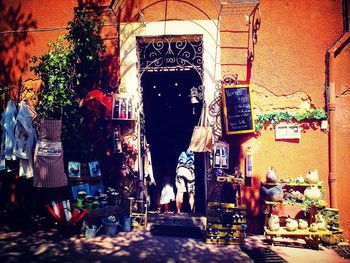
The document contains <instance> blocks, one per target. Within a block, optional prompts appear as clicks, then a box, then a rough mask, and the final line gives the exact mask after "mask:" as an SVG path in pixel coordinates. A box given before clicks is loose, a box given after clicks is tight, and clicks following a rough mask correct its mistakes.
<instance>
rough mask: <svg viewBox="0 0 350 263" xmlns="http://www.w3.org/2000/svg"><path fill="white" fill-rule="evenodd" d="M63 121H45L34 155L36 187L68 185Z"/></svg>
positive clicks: (34, 182)
mask: <svg viewBox="0 0 350 263" xmlns="http://www.w3.org/2000/svg"><path fill="white" fill-rule="evenodd" d="M61 129H62V121H61V120H43V121H41V123H40V129H39V139H38V142H37V144H36V147H35V153H34V172H35V173H34V178H33V186H35V187H47V188H52V187H61V186H66V185H67V184H68V180H67V176H66V174H65V172H64V164H63V149H62V142H61Z"/></svg>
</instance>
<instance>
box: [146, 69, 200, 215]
mask: <svg viewBox="0 0 350 263" xmlns="http://www.w3.org/2000/svg"><path fill="white" fill-rule="evenodd" d="M200 85H202V82H201V78H200V77H199V75H198V72H197V71H196V70H194V69H189V70H184V71H158V72H144V74H143V75H142V78H141V86H142V87H143V103H144V113H145V121H146V138H147V141H148V143H149V144H150V149H151V154H152V164H153V171H154V177H155V180H156V183H157V186H156V187H155V189H154V191H151V193H150V195H151V210H153V209H154V210H155V209H157V208H159V207H160V205H159V198H160V193H161V191H162V188H163V186H164V185H165V184H170V185H172V186H173V188H174V191H175V193H176V188H175V174H176V165H177V160H178V157H179V155H180V153H181V152H182V151H185V150H186V149H187V148H188V146H189V143H190V140H191V135H192V131H193V127H194V126H195V125H196V124H197V122H198V119H199V115H200V110H201V107H202V105H201V103H197V104H191V100H190V89H191V88H192V87H193V86H194V87H198V86H200ZM203 166H204V165H203V156H202V154H195V172H196V197H195V209H196V212H203V211H204V210H203V207H204V196H205V195H204V179H203V174H204V171H203V169H204V167H203ZM187 198H188V197H187V195H186V194H185V196H184V203H183V209H182V210H183V211H184V212H186V211H189V205H188V199H187ZM170 210H173V211H175V202H172V203H171V204H170Z"/></svg>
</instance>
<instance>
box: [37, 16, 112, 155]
mask: <svg viewBox="0 0 350 263" xmlns="http://www.w3.org/2000/svg"><path fill="white" fill-rule="evenodd" d="M101 25H102V24H101V23H100V21H99V18H98V16H97V14H96V13H94V12H93V11H91V12H87V11H86V10H84V9H83V10H75V15H74V18H73V19H72V21H71V22H69V24H68V27H69V28H68V33H67V34H66V35H65V36H63V37H61V38H59V39H58V40H57V41H56V42H54V43H49V50H48V52H46V53H45V54H44V55H42V56H41V57H40V58H37V57H33V58H32V62H33V63H34V66H32V67H31V70H32V71H34V73H35V74H36V75H37V76H39V77H40V79H41V80H42V81H43V89H42V91H41V93H40V98H39V103H38V105H37V107H36V110H37V112H38V114H39V117H40V118H43V119H60V118H62V122H63V127H62V142H63V147H64V149H65V158H66V159H68V160H72V159H76V160H82V161H89V160H92V159H97V156H96V154H97V153H96V147H97V146H96V144H97V143H95V144H94V143H93V142H92V141H91V138H90V137H91V136H90V137H89V135H90V134H89V132H90V131H89V129H87V128H86V127H87V126H88V125H89V122H90V121H91V116H89V115H90V113H89V112H88V111H86V110H85V109H83V108H79V104H78V103H79V100H80V99H81V98H84V97H85V95H86V93H87V92H88V91H89V90H91V89H93V88H95V87H96V84H98V82H99V78H100V77H101V75H102V73H101V63H102V60H103V58H104V54H105V46H104V44H103V40H102V38H101V37H100V35H99V31H100V29H101ZM62 113H63V114H62ZM92 129H93V130H99V129H100V127H96V129H94V128H92Z"/></svg>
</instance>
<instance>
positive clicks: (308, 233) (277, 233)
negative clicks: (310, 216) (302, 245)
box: [265, 227, 333, 237]
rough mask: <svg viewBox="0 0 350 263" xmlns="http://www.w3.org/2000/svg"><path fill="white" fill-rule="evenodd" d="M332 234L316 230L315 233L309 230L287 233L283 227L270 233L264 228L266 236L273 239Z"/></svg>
mask: <svg viewBox="0 0 350 263" xmlns="http://www.w3.org/2000/svg"><path fill="white" fill-rule="evenodd" d="M332 234H333V233H332V231H329V230H318V231H316V232H312V231H309V229H297V230H295V231H288V230H287V229H286V228H285V227H281V228H280V229H279V230H278V231H270V230H268V229H267V228H265V235H266V236H275V237H283V236H309V237H313V236H331V235H332Z"/></svg>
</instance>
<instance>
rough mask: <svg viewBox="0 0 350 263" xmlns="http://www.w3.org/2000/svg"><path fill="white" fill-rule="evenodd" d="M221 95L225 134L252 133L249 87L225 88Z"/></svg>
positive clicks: (252, 123)
mask: <svg viewBox="0 0 350 263" xmlns="http://www.w3.org/2000/svg"><path fill="white" fill-rule="evenodd" d="M222 95H223V107H224V119H225V127H226V134H239V133H249V132H254V131H255V124H254V118H253V116H254V114H253V108H252V101H251V90H250V86H249V85H236V86H226V87H224V88H223V92H222Z"/></svg>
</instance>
